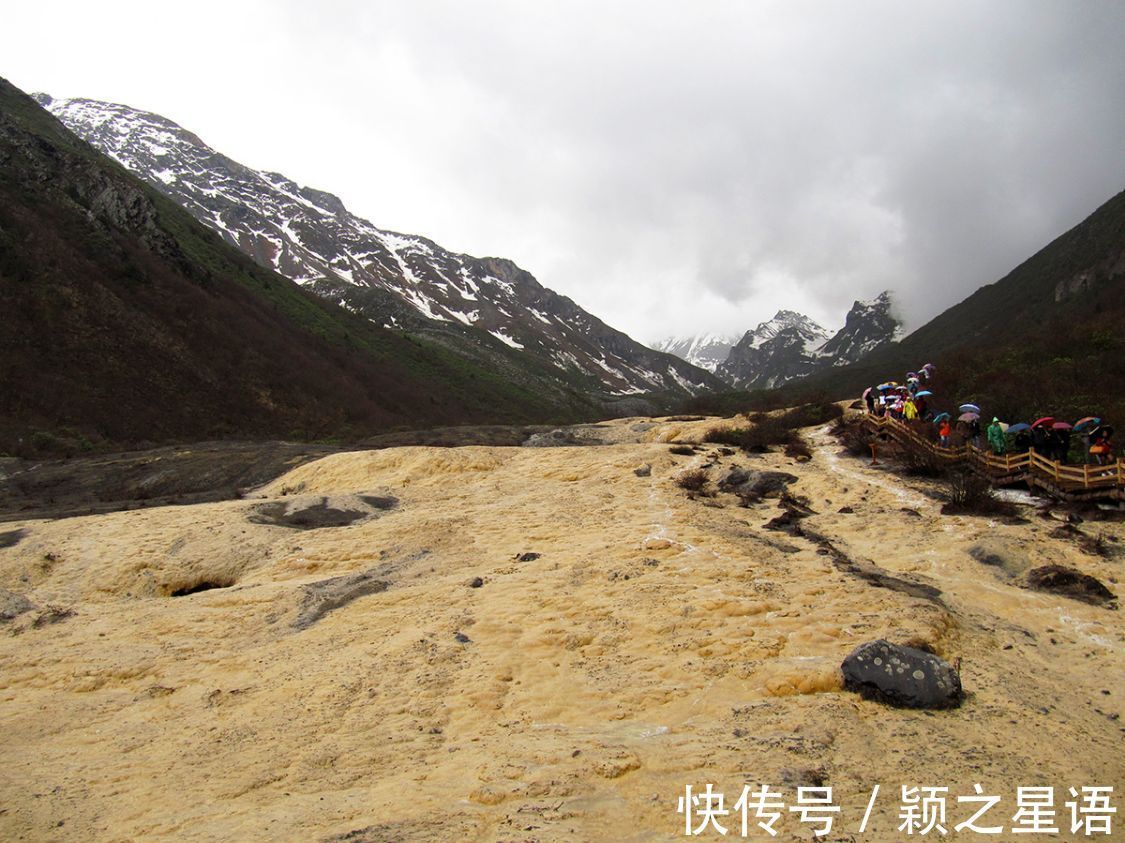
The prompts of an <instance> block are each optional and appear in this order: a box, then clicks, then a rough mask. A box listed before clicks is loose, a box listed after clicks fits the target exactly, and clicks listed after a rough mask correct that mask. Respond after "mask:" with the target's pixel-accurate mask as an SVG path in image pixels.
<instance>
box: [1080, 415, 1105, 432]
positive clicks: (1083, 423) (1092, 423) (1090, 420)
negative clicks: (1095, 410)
mask: <svg viewBox="0 0 1125 843" xmlns="http://www.w3.org/2000/svg"><path fill="white" fill-rule="evenodd" d="M1101 423H1102V420H1101V419H1099V418H1097V417H1096V416H1086V418H1084V419H1079V420H1078V421H1076V422H1075V423H1074V429H1075V430H1082V429H1083V428H1085V427H1097V426H1098V425H1099V424H1101Z"/></svg>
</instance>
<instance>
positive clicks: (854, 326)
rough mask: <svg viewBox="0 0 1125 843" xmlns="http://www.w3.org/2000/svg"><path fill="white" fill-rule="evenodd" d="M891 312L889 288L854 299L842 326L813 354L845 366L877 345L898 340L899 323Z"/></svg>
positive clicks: (833, 364) (891, 301)
mask: <svg viewBox="0 0 1125 843" xmlns="http://www.w3.org/2000/svg"><path fill="white" fill-rule="evenodd" d="M893 311H894V300H893V299H892V298H891V293H890V291H889V290H884V291H883V292H882V293H880V294H879V295H878V296H876V297H875V298H873V299H872V300H871V301H857V302H856V303H855V304H853V305H852V309H851V310H849V311H848V316H847V319H846V320H845V321H844V327H843V328H841V329H840V330H839V331H837V332H836V334H835V336H833V337H832V339H830V340H829V341H828V342H826V343H825V344H824V345H822V346H821V347H820V348H819V349H818V350H817V353H818V354H819V355H820V357H822V358H825V359H827V360H828V362H829V364H830V365H832V366H846V365H847V364H848V363H854V362H856V361H857V360H859V358H861V357H863V356H864V355H866V354H867V353H869V352H871V351H874V350H875V349H876V348H878V347H879V346H881V345H885V344H886V343H888V342H893V341H895V340H897V339H899V338H900V337H901V335H902V322H901V321H899V319H898V317H896V316H895V315H894V312H893Z"/></svg>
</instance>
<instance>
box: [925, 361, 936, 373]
mask: <svg viewBox="0 0 1125 843" xmlns="http://www.w3.org/2000/svg"><path fill="white" fill-rule="evenodd" d="M922 368H923V369H925V370H926V371H927V372H932V371H933V370H934V364H933V363H927V364H926V365H925V366H923V367H922Z"/></svg>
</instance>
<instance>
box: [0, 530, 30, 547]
mask: <svg viewBox="0 0 1125 843" xmlns="http://www.w3.org/2000/svg"><path fill="white" fill-rule="evenodd" d="M26 535H27V530H5V531H4V532H2V533H0V548H3V547H15V546H16V545H17V544H19V543H20V539H22V538H23V537H24V536H26Z"/></svg>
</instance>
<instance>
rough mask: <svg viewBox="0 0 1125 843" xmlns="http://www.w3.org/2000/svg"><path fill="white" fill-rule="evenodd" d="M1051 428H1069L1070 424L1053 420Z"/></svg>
mask: <svg viewBox="0 0 1125 843" xmlns="http://www.w3.org/2000/svg"><path fill="white" fill-rule="evenodd" d="M1051 430H1070V425H1069V424H1067V423H1066V422H1055V423H1054V424H1053V425H1051Z"/></svg>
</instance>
